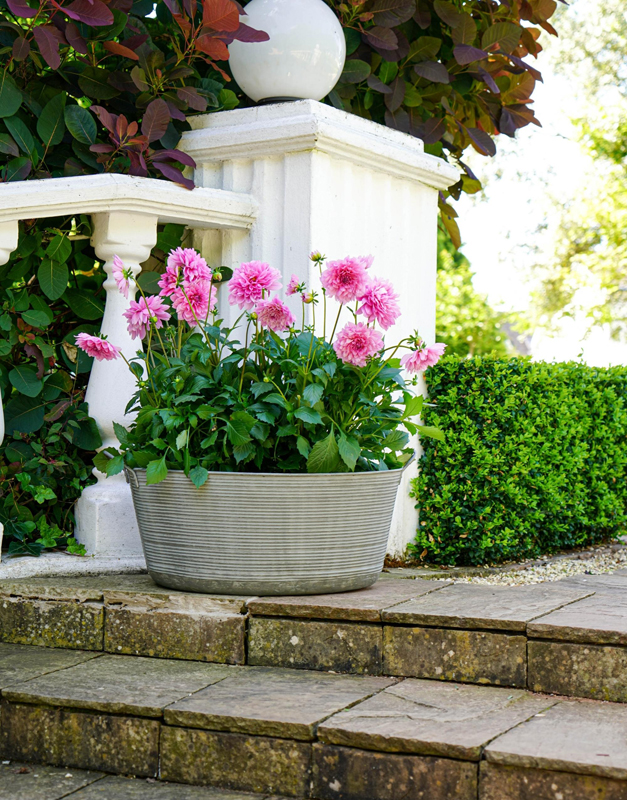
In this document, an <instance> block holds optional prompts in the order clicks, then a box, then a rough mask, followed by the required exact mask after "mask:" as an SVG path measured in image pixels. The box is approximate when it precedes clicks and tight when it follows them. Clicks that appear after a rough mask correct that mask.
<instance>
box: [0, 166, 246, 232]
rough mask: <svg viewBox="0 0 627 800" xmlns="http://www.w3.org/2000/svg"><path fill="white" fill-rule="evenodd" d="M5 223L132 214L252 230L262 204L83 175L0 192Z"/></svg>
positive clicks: (147, 181) (145, 181)
mask: <svg viewBox="0 0 627 800" xmlns="http://www.w3.org/2000/svg"><path fill="white" fill-rule="evenodd" d="M0 200H1V203H0V223H2V222H12V221H14V220H19V219H41V218H44V217H55V216H67V215H68V214H95V213H101V212H104V213H107V212H128V213H134V214H137V213H139V214H146V215H149V216H152V217H157V218H158V219H159V222H174V223H179V224H185V225H188V226H189V227H192V228H244V229H246V228H250V226H251V225H252V224H253V222H254V220H255V217H256V215H257V204H256V202H255V201H254V200H253V199H252V198H251V197H250V196H249V195H246V194H240V193H236V192H228V191H224V190H222V189H204V188H202V189H201V188H196V189H193V190H192V191H190V190H188V189H184V188H183V187H182V186H178V185H176V184H174V183H170V182H168V181H162V180H155V179H154V178H136V177H133V176H132V175H115V174H106V175H80V176H77V177H73V178H48V179H45V180H34V181H16V182H15V183H5V184H3V185H2V188H0Z"/></svg>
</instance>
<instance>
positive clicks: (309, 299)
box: [301, 292, 314, 305]
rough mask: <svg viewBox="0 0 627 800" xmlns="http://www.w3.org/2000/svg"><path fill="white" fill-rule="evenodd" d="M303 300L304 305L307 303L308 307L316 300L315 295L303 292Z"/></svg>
mask: <svg viewBox="0 0 627 800" xmlns="http://www.w3.org/2000/svg"><path fill="white" fill-rule="evenodd" d="M301 299H302V301H303V303H306V304H307V305H309V304H310V303H313V299H314V297H313V293H312V292H303V294H301Z"/></svg>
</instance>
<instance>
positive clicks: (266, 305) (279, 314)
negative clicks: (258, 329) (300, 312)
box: [255, 297, 296, 332]
mask: <svg viewBox="0 0 627 800" xmlns="http://www.w3.org/2000/svg"><path fill="white" fill-rule="evenodd" d="M255 311H256V312H257V319H258V320H259V324H260V325H262V326H263V327H264V328H270V330H271V331H276V332H278V331H286V330H287V329H288V328H289V327H290V325H293V324H294V322H295V321H296V320H295V319H294V315H293V314H292V312H291V311H290V310H289V308H288V307H287V306H286V305H285V303H284V302H283V301H282V300H279V298H278V297H274V298H273V299H272V300H260V301H259V303H257V308H256V309H255Z"/></svg>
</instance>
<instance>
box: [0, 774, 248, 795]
mask: <svg viewBox="0 0 627 800" xmlns="http://www.w3.org/2000/svg"><path fill="white" fill-rule="evenodd" d="M0 797H2V795H0ZM263 798H264V796H263V795H258V794H249V793H248V792H246V793H243V792H228V791H223V790H221V789H213V788H209V787H204V786H185V785H181V784H174V783H163V782H162V781H156V780H154V779H152V778H148V779H146V780H142V779H141V778H137V779H133V778H122V777H118V776H113V775H110V776H108V777H106V778H103V779H102V780H99V781H97V782H96V783H92V784H91V785H90V786H88V787H87V788H86V789H82V790H81V791H80V792H76V794H73V795H72V796H71V798H70V800H263ZM3 800H4V798H3ZM25 800H26V798H25ZM32 800H39V798H33V799H32ZM42 800H43V798H42Z"/></svg>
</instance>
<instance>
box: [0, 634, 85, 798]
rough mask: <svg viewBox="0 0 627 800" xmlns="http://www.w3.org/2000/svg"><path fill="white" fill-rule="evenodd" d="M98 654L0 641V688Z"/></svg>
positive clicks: (69, 665) (64, 667)
mask: <svg viewBox="0 0 627 800" xmlns="http://www.w3.org/2000/svg"><path fill="white" fill-rule="evenodd" d="M99 656H100V654H99V653H94V652H83V651H81V650H54V649H52V648H49V647H36V646H31V645H24V644H4V643H3V644H0V689H4V688H6V687H7V686H11V685H13V684H16V683H23V682H24V681H30V680H31V679H32V678H38V677H40V676H41V675H47V674H48V673H50V672H57V670H60V669H67V668H68V667H73V666H75V665H76V664H82V663H83V662H84V661H90V660H91V659H92V658H98V657H99ZM0 797H1V795H0Z"/></svg>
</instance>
